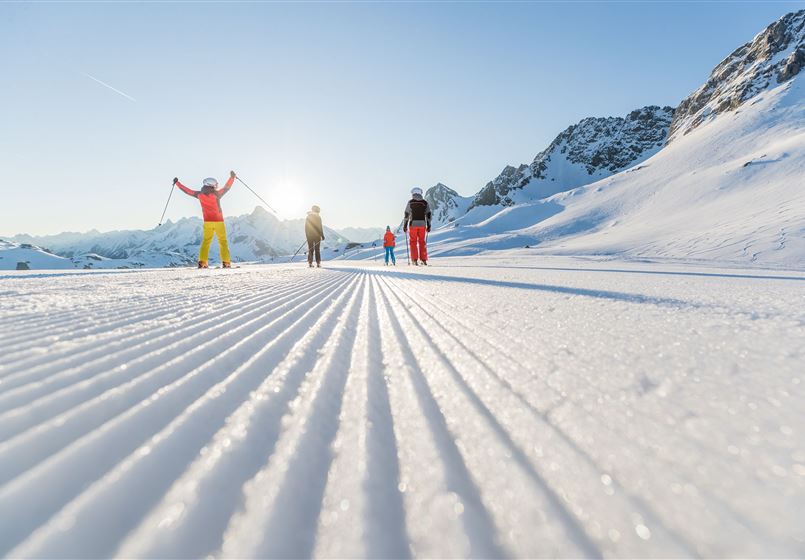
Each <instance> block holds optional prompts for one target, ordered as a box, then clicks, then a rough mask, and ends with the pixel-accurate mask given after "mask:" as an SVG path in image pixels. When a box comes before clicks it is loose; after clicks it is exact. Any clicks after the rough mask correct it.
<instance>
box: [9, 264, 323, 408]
mask: <svg viewBox="0 0 805 560" xmlns="http://www.w3.org/2000/svg"><path fill="white" fill-rule="evenodd" d="M331 281H334V280H331ZM319 285H320V284H316V285H311V286H310V287H309V289H314V288H316V287H318V286H319ZM298 292H299V288H298V287H297V288H293V289H286V290H283V291H275V292H272V293H271V294H268V295H265V294H261V295H259V296H257V297H256V298H254V300H253V301H252V302H251V303H248V304H247V305H245V306H244V307H243V308H242V309H240V310H238V309H237V308H236V309H233V310H231V311H229V312H225V313H217V312H212V313H211V315H212V317H210V318H209V319H206V320H202V321H200V322H199V323H194V321H193V320H192V319H188V320H186V321H183V322H182V323H181V324H179V325H172V326H171V327H170V331H169V332H168V333H167V334H165V335H164V336H160V335H159V334H158V333H155V334H156V336H154V337H153V338H151V339H148V340H146V341H145V342H143V343H142V344H139V345H135V346H133V347H129V346H124V347H123V348H122V350H119V351H118V352H113V351H108V352H107V353H106V354H104V356H103V357H102V358H100V359H98V360H90V361H86V362H83V363H82V364H81V365H80V366H77V367H73V368H68V369H66V370H64V369H62V368H59V367H58V366H54V367H55V368H56V369H55V372H54V373H51V372H50V370H51V368H46V369H45V371H44V372H37V375H36V376H35V378H34V379H33V380H30V382H29V383H28V384H26V385H20V386H18V387H15V388H14V389H13V390H9V391H8V392H6V393H5V394H0V411H2V412H5V411H9V410H13V409H14V408H15V406H20V405H18V404H15V402H22V403H23V405H25V406H26V407H27V406H29V405H30V404H34V402H35V399H37V398H38V397H40V396H42V395H44V396H45V398H50V397H53V396H55V395H56V394H58V392H59V391H60V390H61V391H63V390H64V389H65V388H66V387H69V386H71V385H74V384H75V383H77V382H81V381H85V380H87V378H88V376H90V372H92V371H94V372H95V373H96V374H98V373H104V372H108V371H109V366H110V365H112V368H113V369H114V367H116V366H117V365H120V364H121V363H123V364H126V368H124V369H128V368H129V367H131V366H136V365H137V364H138V363H141V362H142V361H143V360H144V359H145V358H146V357H149V356H154V355H156V353H158V352H159V351H161V350H162V349H163V348H164V347H166V346H168V345H169V343H170V342H171V341H172V340H174V339H176V340H178V341H179V342H180V343H182V342H185V343H193V342H194V341H195V340H203V338H204V336H207V335H209V334H210V333H213V332H214V331H215V330H221V328H222V326H223V325H227V324H232V323H233V322H235V323H237V322H238V319H239V318H240V319H241V320H242V319H243V318H244V317H251V316H253V315H255V314H259V312H260V310H262V309H265V308H267V307H270V306H272V305H277V304H278V303H282V302H283V301H285V300H287V299H290V296H293V295H295V294H297V293H298ZM187 334H192V335H193V336H191V337H185V335H187ZM101 348H102V349H109V347H108V346H106V345H102V346H101ZM141 349H143V350H148V351H147V352H146V353H143V352H142V350H141ZM109 350H112V349H109ZM129 356H132V359H127V358H129ZM58 363H59V362H58V361H57V364H58ZM123 373H125V376H126V377H127V378H128V377H131V376H132V373H133V371H132V370H128V371H125V372H123ZM44 376H47V377H46V378H45V379H44V380H42V381H39V379H40V378H41V377H44ZM94 381H95V382H96V383H97V382H98V381H99V379H98V378H95V379H94ZM29 399H31V400H29ZM7 401H11V404H7ZM0 417H1V416H0Z"/></svg>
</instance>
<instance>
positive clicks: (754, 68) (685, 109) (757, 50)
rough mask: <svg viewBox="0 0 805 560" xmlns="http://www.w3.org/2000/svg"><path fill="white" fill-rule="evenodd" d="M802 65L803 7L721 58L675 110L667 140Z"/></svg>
mask: <svg viewBox="0 0 805 560" xmlns="http://www.w3.org/2000/svg"><path fill="white" fill-rule="evenodd" d="M803 66H805V10H800V11H799V12H793V13H790V14H787V15H785V16H783V17H782V18H780V19H779V20H777V21H775V22H774V23H772V24H771V25H769V26H768V27H767V28H766V29H765V30H763V31H762V32H761V33H759V34H758V35H757V36H755V38H754V39H753V40H752V41H750V42H748V43H746V44H745V45H743V46H742V47H740V48H738V49H736V50H735V52H733V53H732V54H731V55H729V56H728V57H727V58H725V59H724V60H723V61H722V62H721V63H720V64H719V65H718V66H716V67H715V69H714V70H713V72H712V73H711V74H710V77H709V79H708V80H707V83H705V84H704V85H703V86H702V87H700V88H699V89H697V90H696V91H695V92H693V93H692V94H691V95H690V96H688V97H687V98H686V99H685V100H683V101H682V103H680V104H679V107H678V108H677V110H676V114H675V115H674V121H673V123H672V124H671V130H670V133H669V137H668V141H669V142H671V141H672V140H673V139H674V138H675V137H677V136H679V135H680V134H687V133H688V132H690V131H691V130H694V129H695V128H696V127H698V126H699V125H700V124H702V123H703V122H705V121H706V120H707V119H709V118H712V117H714V116H715V115H718V114H720V113H724V112H726V111H732V110H734V109H736V108H737V107H739V106H740V105H742V104H743V103H745V102H746V101H748V100H749V99H751V98H753V97H755V96H756V95H758V94H759V93H761V92H762V91H765V90H767V89H769V88H772V87H776V86H778V85H780V84H782V83H785V82H787V81H789V80H791V78H793V77H794V76H796V75H797V74H798V73H799V72H800V71H801V70H802V68H803Z"/></svg>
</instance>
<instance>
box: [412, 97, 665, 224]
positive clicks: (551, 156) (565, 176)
mask: <svg viewBox="0 0 805 560" xmlns="http://www.w3.org/2000/svg"><path fill="white" fill-rule="evenodd" d="M673 114H674V109H673V108H672V107H655V106H652V107H643V108H642V109H636V110H634V111H632V112H631V113H629V114H628V115H626V116H625V117H606V118H587V119H583V120H582V121H580V122H578V123H577V124H574V125H572V126H569V127H568V128H567V129H565V130H564V131H562V132H561V133H560V134H559V135H558V136H557V137H556V138H555V139H554V140H553V142H551V144H550V145H549V146H548V147H547V148H545V149H544V150H543V151H541V152H540V153H539V154H537V156H536V157H535V158H534V161H533V162H532V163H531V164H530V165H525V164H523V165H520V166H518V167H513V166H511V165H507V166H506V167H505V168H504V169H503V171H502V172H501V173H500V175H498V176H497V177H496V178H495V179H493V180H492V181H490V182H489V183H487V184H486V185H485V186H484V187H483V188H482V189H481V190H479V191H478V192H477V193H476V194H475V195H474V196H471V197H462V196H460V195H459V194H458V193H457V192H456V191H454V190H452V189H450V188H448V187H445V186H444V185H442V184H441V183H439V184H438V185H436V186H435V187H432V188H431V189H429V190H428V193H430V192H431V191H433V194H432V196H431V197H430V198H428V197H427V196H426V198H428V201H429V202H430V203H431V206H432V208H433V212H434V224H435V225H436V226H442V225H445V224H447V223H449V222H454V221H456V220H460V221H461V223H463V224H471V223H478V222H480V221H484V220H485V219H486V218H488V217H489V216H490V215H491V214H492V213H494V212H495V211H498V210H501V209H503V208H506V207H508V206H512V205H514V204H518V203H523V202H532V201H535V200H540V199H543V198H546V197H548V196H551V195H553V194H556V193H559V192H563V191H567V190H570V189H573V188H575V187H578V186H581V185H586V184H588V183H592V182H594V181H597V180H599V179H602V178H604V177H608V176H610V175H612V174H613V173H616V172H618V171H620V170H623V169H625V168H627V167H629V166H632V165H635V164H637V163H640V162H641V161H643V160H645V159H647V158H649V157H651V156H652V155H654V154H655V153H657V151H659V150H660V148H662V146H663V143H664V142H665V140H666V137H667V135H668V129H669V127H670V125H671V119H672V117H673Z"/></svg>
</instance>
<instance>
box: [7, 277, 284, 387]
mask: <svg viewBox="0 0 805 560" xmlns="http://www.w3.org/2000/svg"><path fill="white" fill-rule="evenodd" d="M288 284H290V283H288ZM269 287H272V286H271V285H264V286H250V288H252V289H243V290H241V291H237V292H231V293H229V294H227V295H226V296H224V297H222V298H220V299H219V300H217V302H216V303H217V304H218V305H219V306H220V308H219V311H220V312H228V311H230V310H234V309H237V307H238V305H239V303H238V302H239V301H242V302H243V303H248V302H249V301H250V299H249V298H247V299H246V300H242V299H241V298H242V294H249V293H253V292H254V291H255V290H256V291H257V292H258V294H262V291H263V288H269ZM273 287H274V288H275V289H285V288H286V286H285V285H281V284H278V285H275V286H273ZM259 297H261V296H260V295H257V296H254V297H253V298H251V300H252V301H253V300H255V299H257V298H259ZM221 304H224V305H221ZM197 307H198V302H196V301H192V302H191V303H188V304H187V305H183V306H178V307H176V306H163V307H162V309H164V310H167V311H166V312H165V314H164V315H163V316H161V317H160V319H161V321H160V322H161V323H164V322H166V321H167V320H174V321H181V320H182V317H186V316H187V315H192V313H193V311H194V310H195V309H197ZM216 312H218V311H213V312H207V313H201V314H198V315H196V317H197V319H205V318H211V317H214V316H215V314H216ZM141 322H142V321H132V324H137V323H141ZM173 326H174V325H166V326H161V327H159V328H158V329H157V330H156V331H154V329H153V327H152V326H151V325H143V326H142V327H140V328H138V329H134V330H131V331H126V332H121V333H120V334H117V335H114V336H109V337H107V338H105V339H103V343H104V344H103V345H100V344H97V343H96V341H95V340H92V341H91V342H92V343H93V344H94V345H95V346H96V348H94V349H93V348H92V347H90V349H89V350H84V351H82V352H80V353H76V349H75V348H74V347H72V346H68V347H67V348H64V349H54V348H52V347H51V348H48V352H47V353H46V354H40V355H35V356H29V355H27V354H28V353H25V354H26V355H23V356H21V357H19V358H17V359H15V360H7V361H6V364H5V365H6V368H7V369H10V368H11V366H13V367H14V369H15V370H19V371H31V370H33V369H35V368H36V367H37V366H40V367H41V366H45V367H50V368H51V369H52V368H53V367H54V366H55V357H56V356H59V355H67V357H66V358H63V359H62V367H63V362H64V360H73V361H76V362H78V361H79V359H84V358H86V357H89V356H93V355H94V354H93V350H94V352H95V353H96V354H100V353H101V352H102V351H103V349H104V348H103V347H106V348H108V347H109V346H110V345H111V344H114V343H118V345H124V344H126V345H130V344H131V343H132V342H133V341H135V340H141V339H147V338H148V337H149V335H150V336H154V334H156V333H162V332H168V331H170V330H171V329H172V328H173ZM83 345H84V346H86V344H83ZM102 346H103V347H102ZM15 354H17V353H15ZM12 373H13V372H12ZM9 377H10V375H7V376H6V377H5V378H4V379H3V380H2V381H0V388H2V387H3V386H4V385H3V384H5V383H6V382H7V380H8V379H9Z"/></svg>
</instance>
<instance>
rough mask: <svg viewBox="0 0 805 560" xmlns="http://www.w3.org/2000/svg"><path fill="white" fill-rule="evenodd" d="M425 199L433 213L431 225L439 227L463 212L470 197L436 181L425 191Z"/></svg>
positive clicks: (467, 205) (468, 203)
mask: <svg viewBox="0 0 805 560" xmlns="http://www.w3.org/2000/svg"><path fill="white" fill-rule="evenodd" d="M425 200H427V201H428V204H429V205H430V209H431V212H432V214H433V225H434V226H435V227H439V226H442V225H444V224H447V223H450V222H452V221H453V220H455V219H456V218H457V217H459V216H460V215H462V214H463V213H465V212H466V211H467V208H468V207H469V205H470V201H471V198H469V197H463V196H461V195H459V194H458V193H457V192H456V191H454V190H453V189H451V188H450V187H448V186H447V185H444V184H442V183H437V184H436V185H434V186H432V187H431V188H429V189H428V190H427V191H425Z"/></svg>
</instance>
